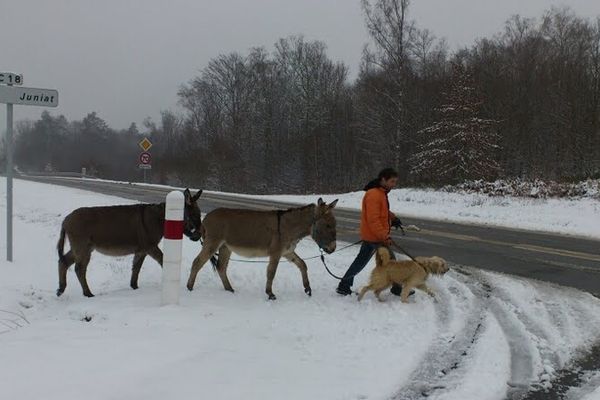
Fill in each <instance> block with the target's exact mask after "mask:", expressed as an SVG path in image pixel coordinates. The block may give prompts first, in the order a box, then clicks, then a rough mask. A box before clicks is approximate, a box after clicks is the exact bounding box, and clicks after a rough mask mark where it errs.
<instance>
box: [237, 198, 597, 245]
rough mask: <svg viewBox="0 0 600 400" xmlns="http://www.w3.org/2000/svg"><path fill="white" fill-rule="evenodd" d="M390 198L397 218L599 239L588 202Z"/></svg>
mask: <svg viewBox="0 0 600 400" xmlns="http://www.w3.org/2000/svg"><path fill="white" fill-rule="evenodd" d="M363 195H364V192H363V191H359V192H351V193H343V194H331V195H325V196H323V199H324V200H325V201H331V200H334V199H338V198H339V199H340V201H339V203H338V207H345V208H351V209H360V208H361V201H362V197H363ZM244 196H247V195H244ZM248 197H254V198H269V199H272V200H279V201H285V202H292V203H308V202H314V198H315V195H309V196H296V195H273V196H248ZM388 197H389V200H390V207H391V209H392V210H393V211H394V212H395V213H397V214H399V215H400V216H407V217H414V218H423V219H433V220H437V221H450V222H459V223H471V224H479V225H489V226H501V227H507V228H513V229H526V230H535V231H544V232H554V233H560V234H568V235H576V236H585V237H592V238H600V224H598V221H600V201H598V200H594V199H591V198H579V199H555V198H552V199H533V198H521V197H510V196H506V197H491V196H488V195H485V194H468V193H448V192H442V191H436V190H432V189H412V188H403V189H394V190H392V191H391V192H390V193H389V196H388Z"/></svg>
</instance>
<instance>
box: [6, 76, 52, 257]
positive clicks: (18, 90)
mask: <svg viewBox="0 0 600 400" xmlns="http://www.w3.org/2000/svg"><path fill="white" fill-rule="evenodd" d="M22 84H23V75H19V74H13V73H12V72H0V103H6V139H5V141H4V148H5V152H6V260H7V261H12V260H13V221H12V220H13V218H12V213H13V210H12V209H13V105H14V104H22V105H26V106H42V107H57V106H58V91H56V90H54V89H36V88H28V87H22V86H20V85H22ZM5 85H8V86H5ZM13 85H17V86H19V87H15V86H13Z"/></svg>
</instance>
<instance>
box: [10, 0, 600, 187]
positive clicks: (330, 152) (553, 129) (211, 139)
mask: <svg viewBox="0 0 600 400" xmlns="http://www.w3.org/2000/svg"><path fill="white" fill-rule="evenodd" d="M409 6H410V3H409V0H362V1H361V7H362V10H363V14H364V18H365V24H366V27H367V30H368V32H369V35H370V41H369V43H368V44H367V45H366V46H365V47H364V51H363V57H362V60H361V65H360V69H359V74H358V77H357V78H356V79H355V80H354V81H353V82H351V81H350V79H349V76H348V66H347V65H345V64H344V63H341V62H336V61H334V60H332V59H331V58H330V57H329V56H328V54H327V48H326V46H325V44H324V43H323V42H320V41H310V40H306V39H305V38H303V37H302V36H293V37H287V38H283V39H280V40H279V41H277V43H275V45H274V46H273V48H271V49H266V48H262V47H257V48H252V49H250V50H249V51H247V52H245V53H238V52H233V53H229V54H223V55H220V56H217V57H215V58H214V59H212V60H210V62H209V63H208V64H207V65H206V66H205V67H204V68H203V69H202V70H201V72H200V73H199V75H198V76H195V77H192V78H191V80H190V81H189V82H187V83H185V84H183V85H182V87H181V88H180V90H179V93H178V96H179V103H180V106H181V110H182V111H181V112H179V113H174V112H171V111H164V112H163V113H162V115H161V118H160V121H156V122H154V121H151V120H149V119H148V120H146V121H145V122H144V126H143V127H142V132H143V134H145V135H148V136H150V137H151V139H152V141H153V142H154V144H155V146H154V147H153V149H152V154H153V158H154V161H153V170H152V174H151V177H152V180H153V181H154V182H157V183H168V184H187V185H195V186H198V187H205V188H210V189H215V190H233V191H244V192H256V193H283V192H285V193H297V192H311V191H312V192H338V191H347V190H356V189H358V188H360V187H361V186H362V184H363V183H364V182H365V181H366V180H367V179H369V178H371V177H372V175H374V174H375V173H376V172H377V170H378V169H380V168H381V167H384V166H394V167H395V168H397V169H398V170H399V171H400V174H401V180H402V182H404V183H405V184H413V185H417V184H428V185H434V186H435V185H442V184H448V183H457V182H461V181H464V180H468V179H485V180H491V179H495V178H498V177H522V178H538V179H553V180H564V181H569V180H580V179H584V178H588V177H596V178H598V177H600V18H596V19H595V20H589V19H585V18H582V17H579V16H577V15H575V14H574V13H573V12H572V11H571V10H570V9H568V8H559V9H556V8H555V9H551V10H549V11H547V12H546V13H545V14H544V15H543V16H542V17H541V18H538V19H528V18H523V17H520V16H514V17H511V18H510V19H509V20H508V21H506V24H505V27H504V29H503V31H501V32H499V33H498V34H496V35H494V36H493V37H490V38H482V39H479V40H477V41H476V42H475V43H474V44H473V45H472V46H470V47H464V48H462V49H460V50H458V51H455V52H451V51H450V50H449V48H448V45H447V44H446V42H445V41H444V39H440V38H437V37H436V36H435V35H434V34H433V33H432V32H431V31H430V30H428V29H423V28H421V27H419V26H418V25H417V23H416V22H415V21H414V20H412V19H411V18H410V14H409V11H410V10H409ZM357 45H360V44H357ZM141 135H142V133H140V131H138V128H137V127H136V126H135V124H132V126H131V127H130V128H129V129H127V130H123V131H117V130H114V129H111V128H110V127H108V126H107V124H106V123H105V122H104V121H102V120H101V119H100V118H99V117H98V116H97V115H96V114H95V113H91V114H89V115H88V116H86V117H85V118H84V119H83V120H81V121H72V122H69V121H67V120H66V119H65V118H64V117H62V116H58V117H53V116H51V115H50V114H48V113H44V114H42V117H41V118H40V120H38V121H34V122H31V121H27V122H22V123H21V124H20V125H19V126H18V138H17V144H16V147H17V152H16V162H17V164H18V166H19V167H20V168H21V169H23V170H43V169H45V168H50V169H54V170H59V171H78V170H80V169H81V167H86V168H87V169H88V171H94V172H95V173H96V174H97V175H98V176H101V177H106V178H113V179H139V177H140V172H139V171H137V170H136V167H137V159H136V154H137V153H138V152H139V149H138V148H137V142H138V141H139V140H140V136H141ZM102 149H105V151H103V150H102Z"/></svg>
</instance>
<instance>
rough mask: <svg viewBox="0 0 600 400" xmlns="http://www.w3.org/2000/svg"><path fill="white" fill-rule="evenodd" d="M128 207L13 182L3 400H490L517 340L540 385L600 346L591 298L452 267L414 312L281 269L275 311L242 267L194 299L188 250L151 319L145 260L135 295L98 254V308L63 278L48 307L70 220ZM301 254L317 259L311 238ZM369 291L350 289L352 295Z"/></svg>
mask: <svg viewBox="0 0 600 400" xmlns="http://www.w3.org/2000/svg"><path fill="white" fill-rule="evenodd" d="M0 187H1V188H4V182H3V181H2V180H0ZM0 195H2V196H4V193H0ZM124 203H131V201H128V200H123V199H120V198H116V197H110V196H104V195H98V194H94V193H90V192H85V191H81V190H75V189H69V188H64V187H59V186H52V185H46V184H39V183H32V182H26V181H20V180H17V181H15V246H16V247H15V254H14V256H15V262H14V263H12V264H11V263H7V262H4V261H2V262H0V310H1V311H0V322H2V323H0V360H1V362H0V388H1V393H2V398H7V399H12V398H18V399H21V398H22V399H34V398H43V399H48V400H52V399H61V400H70V399H80V398H86V399H90V400H93V399H122V398H131V399H145V400H153V399H161V400H162V399H164V398H188V397H190V395H191V394H196V395H197V396H200V397H210V398H212V399H231V398H245V399H259V398H260V399H280V398H283V397H285V398H286V399H311V398H312V399H383V398H390V396H396V397H397V398H412V397H405V396H404V394H406V393H409V392H410V390H412V388H417V386H418V388H419V389H422V388H423V387H425V388H426V390H427V391H429V392H430V393H431V396H432V397H431V398H435V399H464V398H474V397H473V396H475V395H476V396H477V398H481V399H490V400H494V399H501V398H504V397H505V393H506V391H507V390H509V387H508V385H507V382H509V381H511V380H514V376H513V375H514V372H515V371H514V368H513V364H514V363H515V360H514V357H515V352H514V350H515V349H514V348H513V347H511V346H513V345H514V343H513V342H514V339H515V338H522V339H523V338H524V339H523V340H524V343H523V348H524V355H525V356H527V357H525V358H524V361H523V363H522V365H530V367H531V370H530V371H528V372H529V374H530V375H531V377H532V378H531V379H532V383H538V384H539V383H541V382H543V380H544V379H543V378H542V377H541V376H542V375H544V374H547V375H548V377H544V378H548V379H551V378H552V376H553V374H554V370H558V369H560V368H561V367H563V366H564V365H565V364H567V363H568V362H569V361H571V360H572V358H573V357H574V356H575V355H576V354H578V353H577V352H578V351H581V350H582V349H585V348H586V347H587V346H589V345H590V344H591V343H593V342H594V341H595V340H597V339H598V336H597V335H598V332H597V326H599V325H600V301H599V300H598V299H596V298H594V297H593V296H591V295H588V294H586V293H583V292H580V291H577V290H574V289H566V288H560V287H555V286H549V285H545V284H542V283H539V282H531V281H528V280H524V279H518V278H513V277H510V276H505V275H499V274H492V273H487V272H480V271H475V270H470V269H462V268H458V267H455V266H453V267H455V270H452V271H450V272H449V273H448V274H446V276H444V277H440V278H438V277H435V278H431V279H430V286H431V287H432V288H433V289H434V291H435V292H436V293H437V294H438V296H437V300H436V301H434V300H433V299H431V298H430V297H429V296H426V295H424V294H422V293H420V292H419V293H417V294H416V295H415V296H414V299H412V300H411V303H410V304H402V303H401V302H400V301H398V299H397V298H395V297H394V296H391V295H390V294H387V295H385V296H384V297H385V298H386V300H387V301H386V302H385V303H379V302H377V301H376V300H375V298H374V297H373V296H366V297H365V299H364V300H363V301H362V302H360V303H359V302H357V301H356V300H355V298H348V297H345V298H344V297H340V296H338V295H336V294H335V293H334V288H335V285H336V282H335V281H334V280H332V279H331V278H330V277H329V276H328V275H327V274H326V272H325V271H324V269H323V268H322V266H321V265H320V263H319V261H318V260H311V261H308V265H309V277H310V279H311V286H312V288H313V296H312V297H310V298H309V297H307V296H306V295H305V294H304V292H303V288H302V283H301V279H300V274H299V272H298V270H297V268H296V267H295V266H293V265H291V264H289V263H282V264H281V265H280V267H279V270H278V272H277V276H276V278H275V282H274V291H275V293H276V294H277V295H278V300H277V301H275V302H269V301H267V300H266V295H265V294H264V284H265V267H264V266H263V265H260V264H243V263H240V262H238V261H233V262H232V263H231V265H230V267H229V275H230V280H231V282H232V285H233V286H234V288H235V289H236V293H235V294H231V293H229V292H226V291H224V290H223V288H222V286H221V282H220V280H219V278H218V277H217V276H216V275H215V274H214V273H213V272H212V271H211V268H210V266H208V265H207V266H206V267H205V268H204V269H203V270H202V271H201V273H200V274H199V276H198V280H197V282H196V287H195V290H194V291H193V292H188V291H187V290H184V284H183V283H184V281H185V279H186V278H187V274H188V273H189V266H190V264H191V261H192V260H193V258H194V257H195V256H196V254H197V253H198V251H199V245H198V244H197V243H194V242H190V241H187V240H185V241H184V250H183V267H182V270H183V271H182V284H181V301H180V305H178V306H167V307H161V306H160V281H161V279H160V268H159V266H158V265H157V264H156V263H155V262H153V261H152V260H150V259H148V260H147V261H146V263H145V264H144V267H143V268H142V272H141V274H140V289H138V290H137V291H133V290H131V289H130V288H129V286H128V283H129V274H130V270H131V268H130V263H131V257H124V258H119V259H118V258H109V257H105V256H102V255H98V254H94V256H93V257H92V262H91V264H90V266H89V269H88V281H89V283H90V286H91V289H92V291H93V292H94V293H95V294H96V297H94V298H91V299H88V298H85V297H83V296H82V294H81V289H80V286H79V284H78V282H77V279H76V277H75V274H74V271H73V270H72V269H71V270H70V271H69V274H68V286H67V290H66V292H65V294H63V296H61V297H60V298H57V297H56V296H55V290H56V288H57V268H56V263H57V260H56V258H57V257H56V249H55V245H56V241H57V239H58V233H59V228H60V224H61V222H62V219H63V218H64V217H65V215H66V214H68V213H69V212H70V211H72V210H73V209H74V208H77V207H81V206H92V205H107V204H124ZM200 204H202V203H200ZM4 207H5V206H4V203H2V204H1V207H0V216H1V218H2V220H1V221H0V224H1V225H2V226H4V220H3V218H4V213H5V209H4ZM3 242H4V240H2V243H1V245H2V246H4V243H3ZM4 250H5V249H4V248H2V249H1V250H0V251H1V252H2V254H3V253H4ZM299 253H300V255H301V256H303V257H308V256H312V255H315V254H317V248H316V246H315V245H314V243H312V242H311V241H310V240H305V241H303V242H301V243H300V245H299ZM355 254H356V250H355V249H352V248H351V249H348V250H346V251H343V252H336V253H334V254H333V255H331V256H328V263H329V264H330V266H331V268H332V269H334V270H335V271H337V272H341V271H342V270H343V269H344V268H345V267H346V266H347V265H348V264H349V262H350V261H351V259H352V257H353V256H354V255H355ZM235 258H236V259H239V257H235ZM367 278H368V274H367V273H366V272H365V273H363V274H361V275H360V276H359V277H357V283H356V288H358V287H360V286H361V285H362V284H364V283H365V281H366V279H367ZM483 281H487V282H491V283H493V284H492V285H491V286H492V288H493V292H492V295H491V296H488V297H486V296H482V295H481V293H480V290H482V289H481V287H483V286H481V282H483ZM20 316H21V317H20ZM513 320H514V322H515V323H513V324H510V325H507V324H506V321H513ZM478 324H480V326H481V328H480V329H479V328H476V327H477V326H478ZM511 327H512V328H514V329H517V330H518V331H514V332H513V331H511V330H510V329H509V328H511ZM552 351H554V352H556V354H557V357H550V353H551V352H552ZM463 352H464V354H466V355H464V356H463V355H462V354H463ZM455 357H457V358H455ZM528 360H534V361H535V360H538V361H537V362H532V363H531V364H527V361H528ZM517 361H518V360H517ZM454 364H456V365H457V367H456V368H455V369H451V368H449V366H452V365H454ZM442 369H444V370H446V372H447V373H446V374H444V373H441V370H442ZM422 371H424V373H422ZM589 398H590V399H593V397H589Z"/></svg>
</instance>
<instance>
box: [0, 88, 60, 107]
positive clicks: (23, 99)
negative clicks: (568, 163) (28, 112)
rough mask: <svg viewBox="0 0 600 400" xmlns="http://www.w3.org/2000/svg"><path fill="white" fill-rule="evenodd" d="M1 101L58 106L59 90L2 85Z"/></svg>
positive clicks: (27, 104)
mask: <svg viewBox="0 0 600 400" xmlns="http://www.w3.org/2000/svg"><path fill="white" fill-rule="evenodd" d="M0 103H6V104H21V105H25V106H44V107H57V106H58V91H56V90H54V89H37V88H29V87H22V86H21V87H15V86H0Z"/></svg>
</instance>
